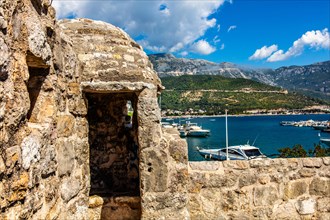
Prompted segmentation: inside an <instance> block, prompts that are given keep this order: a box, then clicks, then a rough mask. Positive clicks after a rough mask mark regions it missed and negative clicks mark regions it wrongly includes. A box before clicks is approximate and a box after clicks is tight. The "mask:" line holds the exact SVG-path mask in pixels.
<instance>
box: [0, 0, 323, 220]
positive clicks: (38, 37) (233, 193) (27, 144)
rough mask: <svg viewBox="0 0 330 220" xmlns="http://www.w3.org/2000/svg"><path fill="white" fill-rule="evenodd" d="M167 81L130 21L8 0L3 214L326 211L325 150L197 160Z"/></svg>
mask: <svg viewBox="0 0 330 220" xmlns="http://www.w3.org/2000/svg"><path fill="white" fill-rule="evenodd" d="M161 90H162V86H161V82H160V80H159V78H158V77H157V74H156V73H155V72H154V70H153V69H152V65H151V63H150V62H149V60H148V57H147V56H146V54H145V53H144V52H143V50H142V48H141V47H140V46H139V45H138V44H137V43H136V42H134V41H133V40H132V39H131V38H130V37H129V36H128V35H127V34H126V33H125V32H123V31H122V30H121V29H119V28H117V27H114V26H113V25H110V24H107V23H104V22H100V21H92V20H88V19H76V20H63V21H56V20H55V11H54V9H53V8H52V7H51V1H50V0H0V209H1V212H0V219H9V220H12V219H100V218H102V219H114V218H121V219H139V218H142V219H189V218H191V219H199V218H219V217H220V218H221V217H223V218H225V219H226V218H228V219H230V218H232V217H237V216H240V214H242V213H243V214H244V215H243V214H242V215H241V216H245V217H247V218H250V217H252V218H254V217H255V218H257V217H260V218H262V217H265V216H266V217H269V218H272V217H273V216H274V213H277V211H278V212H280V210H282V209H286V210H290V211H292V213H293V215H292V216H294V217H298V215H300V216H303V217H306V218H308V217H309V216H311V217H315V218H316V217H320V216H321V217H322V216H328V213H329V205H328V204H329V202H328V201H329V160H328V158H323V159H310V160H307V162H306V161H305V160H304V159H301V160H300V159H298V160H274V161H273V160H269V161H268V162H232V161H231V162H229V163H227V162H224V163H202V162H201V163H190V164H189V166H188V158H187V155H188V154H187V144H186V142H185V141H184V140H182V139H180V138H179V135H178V132H177V131H175V130H166V131H165V130H164V131H162V129H161V125H160V120H161V117H160V110H159V107H158V103H157V97H158V95H159V94H160V92H161ZM129 110H131V112H132V115H130V116H131V117H127V116H128V114H129ZM294 161H296V162H294ZM258 163H262V164H259V165H258ZM263 163H265V164H263ZM267 163H269V164H267ZM310 163H311V164H312V165H309V164H310ZM306 164H307V165H306ZM315 164H316V165H315ZM256 172H258V174H256ZM259 174H260V175H261V174H264V176H262V175H261V176H260V175H259ZM211 177H212V178H211ZM281 181H283V183H282V182H281ZM324 187H327V188H324ZM291 189H292V190H291ZM268 194H269V195H268ZM254 198H258V200H257V199H255V200H254ZM259 198H260V200H259ZM237 202H239V205H238V204H237ZM297 204H298V205H297ZM299 204H300V205H299ZM297 207H298V208H297ZM294 208H295V209H294ZM294 214H295V215H294ZM321 217H320V218H321ZM283 218H285V216H284V217H283Z"/></svg>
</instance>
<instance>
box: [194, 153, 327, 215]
mask: <svg viewBox="0 0 330 220" xmlns="http://www.w3.org/2000/svg"><path fill="white" fill-rule="evenodd" d="M188 191H189V205H188V210H189V213H190V217H191V219H290V220H291V219H297V220H298V219H324V220H326V219H330V158H329V157H326V158H299V159H267V160H254V161H224V162H214V161H213V162H212V161H207V162H190V163H189V189H188Z"/></svg>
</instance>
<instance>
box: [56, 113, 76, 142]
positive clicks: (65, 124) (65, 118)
mask: <svg viewBox="0 0 330 220" xmlns="http://www.w3.org/2000/svg"><path fill="white" fill-rule="evenodd" d="M74 125H75V118H74V117H73V116H72V115H60V116H58V118H57V135H58V137H69V136H71V135H72V134H73V132H74V130H73V128H74Z"/></svg>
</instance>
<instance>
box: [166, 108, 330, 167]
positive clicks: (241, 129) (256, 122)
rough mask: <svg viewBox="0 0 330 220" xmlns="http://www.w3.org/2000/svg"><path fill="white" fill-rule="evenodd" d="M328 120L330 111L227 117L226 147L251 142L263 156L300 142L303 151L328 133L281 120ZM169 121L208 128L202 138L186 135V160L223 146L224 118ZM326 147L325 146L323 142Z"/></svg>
mask: <svg viewBox="0 0 330 220" xmlns="http://www.w3.org/2000/svg"><path fill="white" fill-rule="evenodd" d="M310 119H312V120H315V121H325V120H328V121H330V114H309V115H266V116H228V142H229V146H231V145H239V144H246V143H248V142H249V143H250V145H254V146H256V147H259V148H260V150H261V152H263V153H264V154H265V155H273V154H278V149H279V148H283V147H293V146H294V145H296V144H300V145H302V146H303V147H304V149H305V150H306V151H308V150H309V149H313V148H314V144H318V143H319V142H320V137H324V138H330V134H329V133H325V132H320V131H318V130H315V129H313V128H312V127H293V126H281V125H280V122H281V121H307V120H310ZM167 121H168V122H170V123H173V122H176V123H181V124H184V123H186V121H190V122H192V123H198V125H200V126H202V128H203V129H210V130H211V135H210V136H208V137H205V138H198V137H186V138H185V139H186V140H187V143H188V157H189V161H202V160H205V159H204V158H203V157H202V156H200V154H199V153H198V152H197V146H198V147H202V148H210V149H212V148H223V147H225V146H226V134H225V117H223V116H220V117H196V118H190V119H187V118H176V119H173V120H167ZM324 146H326V145H324Z"/></svg>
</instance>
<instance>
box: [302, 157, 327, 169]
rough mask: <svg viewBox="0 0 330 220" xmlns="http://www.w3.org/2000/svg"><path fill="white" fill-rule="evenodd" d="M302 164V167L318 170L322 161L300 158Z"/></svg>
mask: <svg viewBox="0 0 330 220" xmlns="http://www.w3.org/2000/svg"><path fill="white" fill-rule="evenodd" d="M302 163H303V166H304V167H308V168H313V167H316V168H319V167H321V166H322V164H323V161H322V158H302Z"/></svg>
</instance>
